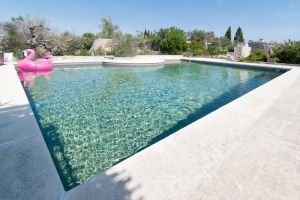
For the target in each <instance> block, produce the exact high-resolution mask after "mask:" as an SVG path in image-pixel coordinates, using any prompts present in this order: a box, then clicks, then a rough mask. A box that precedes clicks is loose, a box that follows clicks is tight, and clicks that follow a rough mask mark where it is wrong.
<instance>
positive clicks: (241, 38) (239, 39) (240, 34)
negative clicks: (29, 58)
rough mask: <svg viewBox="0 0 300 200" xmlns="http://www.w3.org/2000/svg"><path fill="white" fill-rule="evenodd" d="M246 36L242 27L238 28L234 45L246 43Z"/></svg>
mask: <svg viewBox="0 0 300 200" xmlns="http://www.w3.org/2000/svg"><path fill="white" fill-rule="evenodd" d="M244 41H245V40H244V34H243V31H242V29H241V27H238V29H237V31H236V33H235V36H234V43H235V44H237V43H239V42H244Z"/></svg>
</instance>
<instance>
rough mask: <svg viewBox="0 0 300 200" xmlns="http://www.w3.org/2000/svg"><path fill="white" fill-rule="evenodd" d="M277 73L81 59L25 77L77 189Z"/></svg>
mask: <svg viewBox="0 0 300 200" xmlns="http://www.w3.org/2000/svg"><path fill="white" fill-rule="evenodd" d="M278 75H280V74H279V73H275V72H272V71H258V70H245V69H239V68H230V67H222V66H214V65H206V64H195V63H181V64H172V65H165V66H157V67H144V68H143V67H132V68H130V67H126V68H122V67H102V66H88V67H84V66H82V67H80V68H62V69H59V70H55V71H54V72H53V73H52V74H47V75H43V74H42V75H38V76H36V77H35V76H34V75H32V74H25V75H24V77H23V81H24V83H23V84H24V87H25V90H26V92H27V95H28V97H29V99H30V102H31V105H32V107H33V110H34V112H35V116H36V118H37V119H38V121H39V125H40V127H41V130H42V132H43V136H44V138H45V141H46V143H47V145H48V148H49V151H50V153H51V155H52V158H53V160H54V163H55V165H56V167H57V170H58V172H59V174H60V177H61V179H62V182H63V184H64V186H65V188H66V189H70V188H72V187H74V186H76V185H78V184H80V183H82V182H84V181H86V180H88V179H89V178H91V177H93V176H95V175H97V174H99V173H100V172H103V171H104V170H106V169H108V168H110V167H111V166H113V165H114V164H116V163H118V162H120V161H121V160H123V159H125V158H127V157H129V156H131V155H133V154H135V153H136V152H138V151H139V150H141V149H143V148H145V147H147V146H149V145H151V144H153V143H155V142H157V141H159V140H160V139H163V138H164V137H166V136H168V135H170V134H172V133H174V132H175V131H177V130H179V129H180V128H182V127H184V126H186V125H188V124H190V123H192V122H193V121H195V120H197V119H199V118H201V117H203V116H204V115H206V114H208V113H209V112H212V111H213V110H215V109H217V108H219V107H220V106H222V105H224V104H226V103H228V102H230V101H232V100H234V99H236V98H238V97H239V96H241V95H243V94H245V93H247V92H248V91H250V90H252V89H254V88H256V87H258V86H260V85H262V84H264V83H266V82H268V81H269V80H271V79H273V78H275V77H276V76H278ZM28 77H29V78H28ZM149 162H151V161H149ZM145 164H146V163H145Z"/></svg>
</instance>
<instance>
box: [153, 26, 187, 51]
mask: <svg viewBox="0 0 300 200" xmlns="http://www.w3.org/2000/svg"><path fill="white" fill-rule="evenodd" d="M158 44H159V46H160V50H161V52H163V53H168V54H181V53H182V52H184V51H186V50H187V43H186V39H185V35H184V31H183V30H181V29H179V28H176V27H171V28H165V29H160V31H159V32H158Z"/></svg>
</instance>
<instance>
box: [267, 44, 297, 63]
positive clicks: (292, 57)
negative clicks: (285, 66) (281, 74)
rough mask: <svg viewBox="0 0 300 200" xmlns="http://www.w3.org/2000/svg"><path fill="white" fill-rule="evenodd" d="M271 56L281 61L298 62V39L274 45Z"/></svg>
mask: <svg viewBox="0 0 300 200" xmlns="http://www.w3.org/2000/svg"><path fill="white" fill-rule="evenodd" d="M273 51H274V54H273V55H272V56H273V57H275V58H277V59H278V62H281V63H290V64H300V41H298V42H288V43H284V44H281V45H278V46H276V47H275V48H274V49H273Z"/></svg>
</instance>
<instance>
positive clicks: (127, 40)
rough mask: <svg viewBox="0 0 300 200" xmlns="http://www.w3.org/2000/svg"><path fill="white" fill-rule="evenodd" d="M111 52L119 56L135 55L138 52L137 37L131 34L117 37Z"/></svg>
mask: <svg viewBox="0 0 300 200" xmlns="http://www.w3.org/2000/svg"><path fill="white" fill-rule="evenodd" d="M109 54H112V55H115V56H119V57H125V56H135V55H136V54H137V44H136V41H135V38H134V37H133V36H132V35H130V34H125V35H122V36H120V37H119V38H118V39H115V40H114V42H113V46H112V50H111V52H110V53H109Z"/></svg>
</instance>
